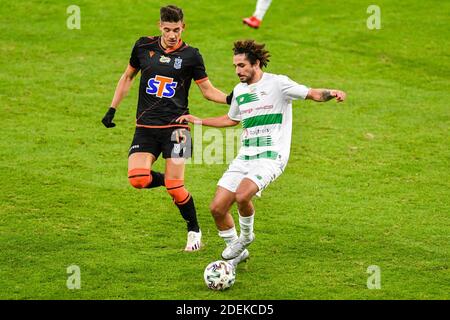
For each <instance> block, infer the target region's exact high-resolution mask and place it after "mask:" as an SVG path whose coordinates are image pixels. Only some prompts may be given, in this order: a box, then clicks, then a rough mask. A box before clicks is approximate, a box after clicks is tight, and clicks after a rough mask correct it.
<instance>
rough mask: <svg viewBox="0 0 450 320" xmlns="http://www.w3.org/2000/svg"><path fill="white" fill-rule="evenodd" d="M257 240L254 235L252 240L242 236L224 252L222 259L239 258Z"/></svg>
mask: <svg viewBox="0 0 450 320" xmlns="http://www.w3.org/2000/svg"><path fill="white" fill-rule="evenodd" d="M254 240H255V234H254V233H252V236H251V237H250V238H244V237H242V236H240V237H239V238H237V239H236V240H234V241H233V242H232V243H230V244H229V245H228V246H227V247H226V248H225V250H223V252H222V259H224V260H231V259H234V258H236V257H238V256H239V255H240V254H241V253H242V252H244V250H245V249H246V248H247V247H248V246H249V245H250V244H251V243H252V242H253V241H254Z"/></svg>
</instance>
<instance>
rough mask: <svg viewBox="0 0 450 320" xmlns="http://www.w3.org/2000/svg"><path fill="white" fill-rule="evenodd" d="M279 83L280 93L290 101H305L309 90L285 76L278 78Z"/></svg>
mask: <svg viewBox="0 0 450 320" xmlns="http://www.w3.org/2000/svg"><path fill="white" fill-rule="evenodd" d="M279 83H280V86H281V92H282V93H283V95H284V96H285V97H286V98H288V99H290V100H298V99H303V100H305V99H306V96H307V95H308V92H309V88H308V87H306V86H304V85H302V84H298V83H297V82H295V81H292V80H291V79H289V78H288V77H286V76H279Z"/></svg>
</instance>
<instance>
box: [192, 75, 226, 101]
mask: <svg viewBox="0 0 450 320" xmlns="http://www.w3.org/2000/svg"><path fill="white" fill-rule="evenodd" d="M198 87H199V88H200V91H201V92H202V94H203V97H205V99H207V100H210V101H214V102H217V103H224V104H225V103H227V95H226V94H225V93H223V92H222V91H220V90H219V89H217V88H216V87H214V86H213V85H212V83H211V81H209V80H205V81H202V82H200V83H198Z"/></svg>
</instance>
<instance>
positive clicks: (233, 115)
mask: <svg viewBox="0 0 450 320" xmlns="http://www.w3.org/2000/svg"><path fill="white" fill-rule="evenodd" d="M233 92H234V90H233ZM233 92H232V93H233ZM228 118H230V119H231V120H234V121H241V120H242V115H241V111H240V110H239V105H238V103H237V100H236V96H235V95H234V94H233V98H232V99H231V105H230V110H229V111H228Z"/></svg>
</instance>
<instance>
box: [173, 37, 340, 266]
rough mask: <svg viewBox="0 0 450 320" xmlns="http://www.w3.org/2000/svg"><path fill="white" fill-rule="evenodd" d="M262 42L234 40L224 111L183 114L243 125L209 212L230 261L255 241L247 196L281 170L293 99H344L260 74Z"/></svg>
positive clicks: (264, 60)
mask: <svg viewBox="0 0 450 320" xmlns="http://www.w3.org/2000/svg"><path fill="white" fill-rule="evenodd" d="M264 47H265V45H264V44H258V43H256V42H255V41H254V40H244V41H237V42H235V43H234V49H233V51H234V57H233V64H234V66H235V69H236V74H237V76H238V77H239V80H240V83H239V84H238V85H236V86H235V87H234V89H233V96H232V100H231V106H230V110H229V112H228V114H225V115H223V116H221V117H216V118H208V119H200V118H198V117H195V116H193V115H184V116H181V117H179V118H178V119H177V121H179V122H183V121H188V122H190V123H194V124H202V125H204V126H210V127H229V126H235V125H237V124H239V123H242V127H243V129H244V130H243V132H242V136H241V141H242V146H241V148H240V150H239V153H238V156H237V157H236V159H234V160H233V161H232V162H231V164H230V165H229V168H228V170H227V171H226V172H225V173H224V174H223V176H222V178H221V179H220V180H219V182H218V184H217V185H218V187H217V191H216V195H215V197H214V199H213V201H212V203H211V206H210V210H211V213H212V216H213V217H214V220H215V223H216V226H217V228H218V230H219V235H220V237H222V238H223V239H224V241H225V243H226V245H227V246H226V248H225V250H224V251H223V252H222V258H223V259H225V260H232V263H233V264H234V265H237V264H238V263H239V262H240V261H243V260H245V259H246V258H247V257H248V256H249V252H248V250H247V249H246V248H247V247H248V245H250V243H252V242H253V240H254V239H255V235H254V233H253V221H254V216H255V209H254V206H253V203H252V198H253V197H254V196H255V195H256V196H260V195H261V191H262V190H264V189H265V188H266V187H267V186H268V185H269V183H271V182H272V181H274V180H275V179H276V178H277V177H279V176H280V175H281V173H282V172H283V171H284V169H285V167H286V165H287V162H288V159H289V152H290V145H291V133H292V100H298V99H310V100H314V101H317V102H325V101H328V100H331V99H336V101H337V102H341V101H344V100H345V97H346V94H345V93H344V92H343V91H340V90H331V89H313V88H308V87H306V86H304V85H301V84H298V83H296V82H294V81H292V80H291V79H289V78H288V77H287V76H284V75H276V74H271V73H267V72H263V70H262V68H263V67H266V66H267V63H268V62H269V59H268V58H269V57H270V55H269V52H268V51H267V50H265V49H264ZM235 202H236V203H237V207H238V211H239V224H240V236H239V237H238V235H237V232H236V229H235V225H234V220H233V217H232V215H231V213H230V208H231V206H232V205H233V203H235Z"/></svg>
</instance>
